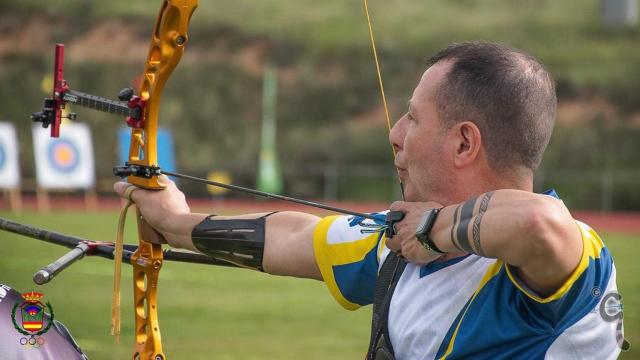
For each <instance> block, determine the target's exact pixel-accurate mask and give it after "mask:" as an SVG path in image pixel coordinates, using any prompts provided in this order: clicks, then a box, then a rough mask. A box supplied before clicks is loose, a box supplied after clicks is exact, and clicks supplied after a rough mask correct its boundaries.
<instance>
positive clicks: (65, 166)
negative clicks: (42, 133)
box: [47, 139, 80, 173]
mask: <svg viewBox="0 0 640 360" xmlns="http://www.w3.org/2000/svg"><path fill="white" fill-rule="evenodd" d="M47 154H48V155H49V161H50V163H51V167H52V168H53V169H54V170H56V171H59V172H62V173H71V172H73V171H74V170H75V169H76V168H77V167H78V164H79V163H80V161H79V160H80V152H79V150H78V148H77V147H76V146H75V145H74V144H73V143H72V142H70V141H67V140H65V139H56V140H55V141H52V142H51V143H50V144H49V149H48V151H47Z"/></svg>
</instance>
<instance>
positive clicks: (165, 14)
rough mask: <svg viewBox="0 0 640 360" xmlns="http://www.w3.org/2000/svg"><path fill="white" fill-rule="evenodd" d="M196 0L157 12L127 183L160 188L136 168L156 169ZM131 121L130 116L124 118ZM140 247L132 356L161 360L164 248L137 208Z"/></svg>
mask: <svg viewBox="0 0 640 360" xmlns="http://www.w3.org/2000/svg"><path fill="white" fill-rule="evenodd" d="M197 5H198V0H165V1H164V2H163V4H162V7H161V9H160V13H159V14H158V18H157V20H156V24H155V28H154V30H153V34H152V35H151V44H150V46H149V54H148V56H147V61H146V62H145V67H144V73H143V78H142V83H141V85H140V89H139V91H138V94H139V96H140V100H139V101H140V103H142V104H144V111H143V112H142V115H141V118H140V119H139V120H138V121H127V123H128V124H129V126H131V142H130V147H129V157H128V162H127V164H126V165H125V168H124V169H122V168H120V169H119V170H120V171H121V174H122V173H125V174H126V173H127V172H129V176H128V177H127V181H128V182H129V183H131V184H132V185H135V186H138V187H142V188H145V189H154V190H161V189H163V188H164V186H163V185H162V184H160V183H159V182H158V176H157V175H154V174H150V175H148V176H145V175H143V176H140V175H141V174H140V172H139V170H140V169H154V168H158V159H157V131H158V113H159V110H160V97H161V96H162V90H163V89H164V85H165V83H166V81H167V79H168V78H169V76H170V75H171V72H172V71H173V69H175V67H176V65H178V62H180V58H181V57H182V53H183V51H184V46H185V44H186V43H187V39H188V37H187V30H188V27H189V21H190V19H191V15H192V14H193V11H194V10H195V8H196V6H197ZM128 120H130V119H128ZM136 219H137V221H138V239H139V245H138V249H137V250H136V251H135V253H134V254H133V256H132V257H131V264H132V265H133V298H134V314H135V329H134V331H135V340H136V342H135V345H134V348H133V358H134V359H136V358H140V359H154V360H162V359H164V358H165V355H164V353H163V351H162V340H161V337H160V326H159V324H158V294H157V291H158V276H159V273H160V269H161V268H162V246H161V245H159V244H153V243H151V242H150V240H151V239H152V238H154V237H157V236H159V235H158V234H157V233H156V232H155V231H154V230H153V229H152V228H151V227H150V226H149V225H148V224H147V223H146V222H145V220H144V219H143V218H142V216H141V215H140V212H139V211H138V210H136Z"/></svg>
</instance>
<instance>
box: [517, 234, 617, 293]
mask: <svg viewBox="0 0 640 360" xmlns="http://www.w3.org/2000/svg"><path fill="white" fill-rule="evenodd" d="M576 226H578V229H580V234H581V235H582V257H581V258H580V262H579V263H578V266H577V267H576V268H575V270H573V272H572V273H571V276H569V278H568V279H567V281H565V282H564V284H562V286H560V288H559V289H558V290H556V292H554V293H553V294H551V295H549V296H547V297H545V298H541V297H540V296H538V295H536V294H533V293H531V291H530V290H527V289H525V288H524V287H523V286H522V285H521V284H520V281H518V280H517V279H516V278H515V277H514V276H513V274H512V272H511V267H510V266H509V265H507V266H506V267H505V270H506V271H507V275H508V276H509V279H510V280H511V282H512V283H513V284H514V285H515V286H516V287H517V288H518V289H519V290H520V291H522V292H523V293H524V294H525V295H527V296H528V297H529V298H531V299H532V300H534V301H536V302H539V303H541V304H545V303H548V302H551V301H553V300H557V299H559V298H561V297H563V296H564V295H565V294H566V293H567V292H568V291H569V289H571V287H572V286H573V284H574V283H575V282H576V281H577V280H578V278H579V277H580V275H582V274H583V273H584V271H585V270H587V268H588V267H589V261H590V259H594V260H595V259H599V258H600V252H601V251H602V248H603V247H604V243H603V242H602V239H600V237H599V236H598V234H596V232H595V231H594V230H593V229H591V228H590V227H588V226H586V225H584V224H581V223H579V222H576Z"/></svg>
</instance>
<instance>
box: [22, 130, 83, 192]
mask: <svg viewBox="0 0 640 360" xmlns="http://www.w3.org/2000/svg"><path fill="white" fill-rule="evenodd" d="M49 134H50V133H49V130H48V129H43V128H42V127H39V126H37V125H34V127H33V147H34V153H35V158H36V180H37V182H38V185H39V186H40V187H43V188H47V189H88V188H91V187H93V186H94V184H95V170H94V160H93V144H92V142H91V131H90V130H89V127H88V126H87V125H86V124H67V125H66V126H64V127H63V128H61V129H60V137H59V138H52V137H50V136H49Z"/></svg>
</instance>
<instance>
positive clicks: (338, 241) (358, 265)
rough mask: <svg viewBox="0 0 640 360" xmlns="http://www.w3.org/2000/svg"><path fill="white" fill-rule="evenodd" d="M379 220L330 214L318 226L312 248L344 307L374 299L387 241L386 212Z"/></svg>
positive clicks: (353, 308) (324, 274)
mask: <svg viewBox="0 0 640 360" xmlns="http://www.w3.org/2000/svg"><path fill="white" fill-rule="evenodd" d="M374 216H376V218H378V217H379V219H378V220H375V221H374V220H369V219H364V218H362V217H354V216H329V217H326V218H324V219H322V220H321V221H320V222H319V224H318V225H317V226H316V229H315V232H314V236H313V248H314V253H315V257H316V262H317V264H318V267H319V268H320V272H321V273H322V278H323V279H324V282H325V283H326V284H327V287H328V288H329V292H330V293H331V295H333V297H334V298H335V299H336V301H337V302H338V303H339V304H340V305H341V306H342V307H344V308H345V309H348V310H356V309H358V308H359V307H360V306H363V305H368V304H371V303H372V302H373V293H374V289H375V283H376V278H377V276H378V265H379V262H380V255H381V253H382V252H383V248H384V246H382V245H383V242H384V236H383V233H384V219H385V214H384V213H378V214H374Z"/></svg>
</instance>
